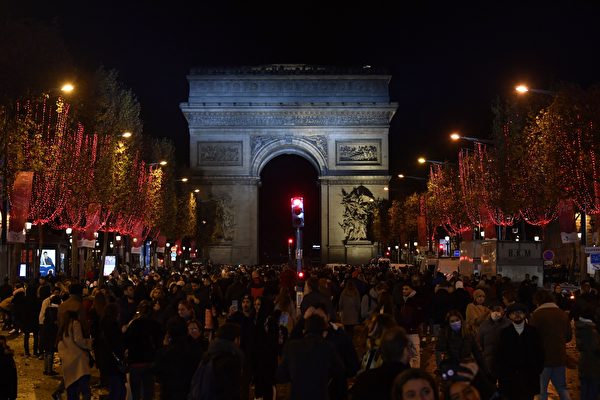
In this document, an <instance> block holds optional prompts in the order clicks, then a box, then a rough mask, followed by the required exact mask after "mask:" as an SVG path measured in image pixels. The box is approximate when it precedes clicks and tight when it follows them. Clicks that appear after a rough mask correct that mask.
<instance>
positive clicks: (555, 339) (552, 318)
mask: <svg viewBox="0 0 600 400" xmlns="http://www.w3.org/2000/svg"><path fill="white" fill-rule="evenodd" d="M529 323H530V324H531V326H534V327H536V328H537V330H538V332H539V334H540V337H541V338H542V346H543V348H544V367H564V366H565V365H567V346H566V344H567V343H568V342H570V341H571V338H572V331H571V323H570V321H569V317H568V316H567V314H566V313H565V312H564V311H563V310H561V309H560V308H558V306H557V305H556V304H554V303H544V304H542V305H541V306H539V307H538V308H537V309H536V310H535V311H534V312H533V314H532V315H531V318H530V320H529Z"/></svg>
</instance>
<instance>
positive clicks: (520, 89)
mask: <svg viewBox="0 0 600 400" xmlns="http://www.w3.org/2000/svg"><path fill="white" fill-rule="evenodd" d="M515 91H516V92H517V93H519V94H520V95H524V94H525V93H528V92H534V93H541V94H547V95H553V94H554V92H553V91H552V90H545V89H532V88H530V87H528V86H527V85H518V86H516V87H515Z"/></svg>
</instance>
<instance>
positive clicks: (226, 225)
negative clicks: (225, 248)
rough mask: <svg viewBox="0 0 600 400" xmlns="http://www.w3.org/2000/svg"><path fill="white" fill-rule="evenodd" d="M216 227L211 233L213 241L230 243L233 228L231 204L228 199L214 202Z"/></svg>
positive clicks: (233, 218)
mask: <svg viewBox="0 0 600 400" xmlns="http://www.w3.org/2000/svg"><path fill="white" fill-rule="evenodd" d="M215 203H216V206H217V207H216V226H215V231H214V233H213V240H214V241H217V242H218V241H231V240H233V233H234V228H235V217H234V215H235V214H234V210H233V202H232V201H231V199H230V198H229V197H227V198H221V199H218V200H215Z"/></svg>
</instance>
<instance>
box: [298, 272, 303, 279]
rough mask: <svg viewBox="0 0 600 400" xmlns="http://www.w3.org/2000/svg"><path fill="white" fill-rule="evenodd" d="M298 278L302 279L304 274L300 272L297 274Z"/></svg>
mask: <svg viewBox="0 0 600 400" xmlns="http://www.w3.org/2000/svg"><path fill="white" fill-rule="evenodd" d="M298 278H300V279H302V278H304V272H302V271H300V272H298Z"/></svg>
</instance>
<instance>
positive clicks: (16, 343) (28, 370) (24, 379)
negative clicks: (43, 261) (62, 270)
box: [0, 327, 580, 400]
mask: <svg viewBox="0 0 600 400" xmlns="http://www.w3.org/2000/svg"><path fill="white" fill-rule="evenodd" d="M362 331H363V329H361V328H360V327H357V329H355V332H356V335H355V344H356V346H357V350H358V353H359V356H360V355H361V354H362V353H363V352H364V348H362V345H361V343H364V342H363V340H364V333H363V332H362ZM0 334H2V335H5V336H7V337H8V338H9V340H8V343H9V345H10V346H11V348H12V349H13V350H14V353H15V362H16V364H17V373H18V387H19V389H18V390H19V392H18V399H19V400H21V399H22V400H42V399H43V400H48V399H51V395H52V393H53V392H54V390H55V389H56V387H57V386H58V385H59V384H60V380H61V378H60V375H57V376H54V377H50V376H45V375H43V371H44V361H43V360H39V359H38V358H36V357H25V356H24V355H23V335H11V336H9V335H8V332H6V331H2V332H0ZM573 337H575V335H573ZM30 346H31V347H32V346H33V341H32V340H31V339H30ZM421 348H422V353H421V360H422V361H421V366H422V368H425V370H427V371H428V372H430V373H432V374H433V373H434V372H435V356H434V351H433V350H434V342H432V341H430V340H429V341H427V342H426V343H425V344H424V345H423V344H422V347H421ZM567 352H568V353H569V354H570V355H572V356H574V357H576V358H578V357H579V353H578V352H577V349H576V347H575V340H574V339H573V340H572V341H571V343H569V344H568V345H567ZM55 370H56V371H57V372H60V362H59V359H58V357H57V356H56V357H55ZM98 381H99V374H98V370H97V369H95V368H94V369H92V386H94V385H95V384H97V383H98ZM567 386H568V389H569V393H570V394H571V398H572V399H578V398H579V390H580V388H579V377H578V374H577V370H576V369H568V370H567ZM550 392H551V396H550V398H552V399H558V395H557V394H556V390H554V388H553V387H552V386H551V387H550ZM105 394H107V391H106V389H99V388H94V387H93V388H92V399H94V400H98V399H100V398H101V396H103V395H105ZM63 398H66V395H63ZM251 398H252V397H251ZM288 398H289V385H277V399H281V400H284V399H288Z"/></svg>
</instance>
